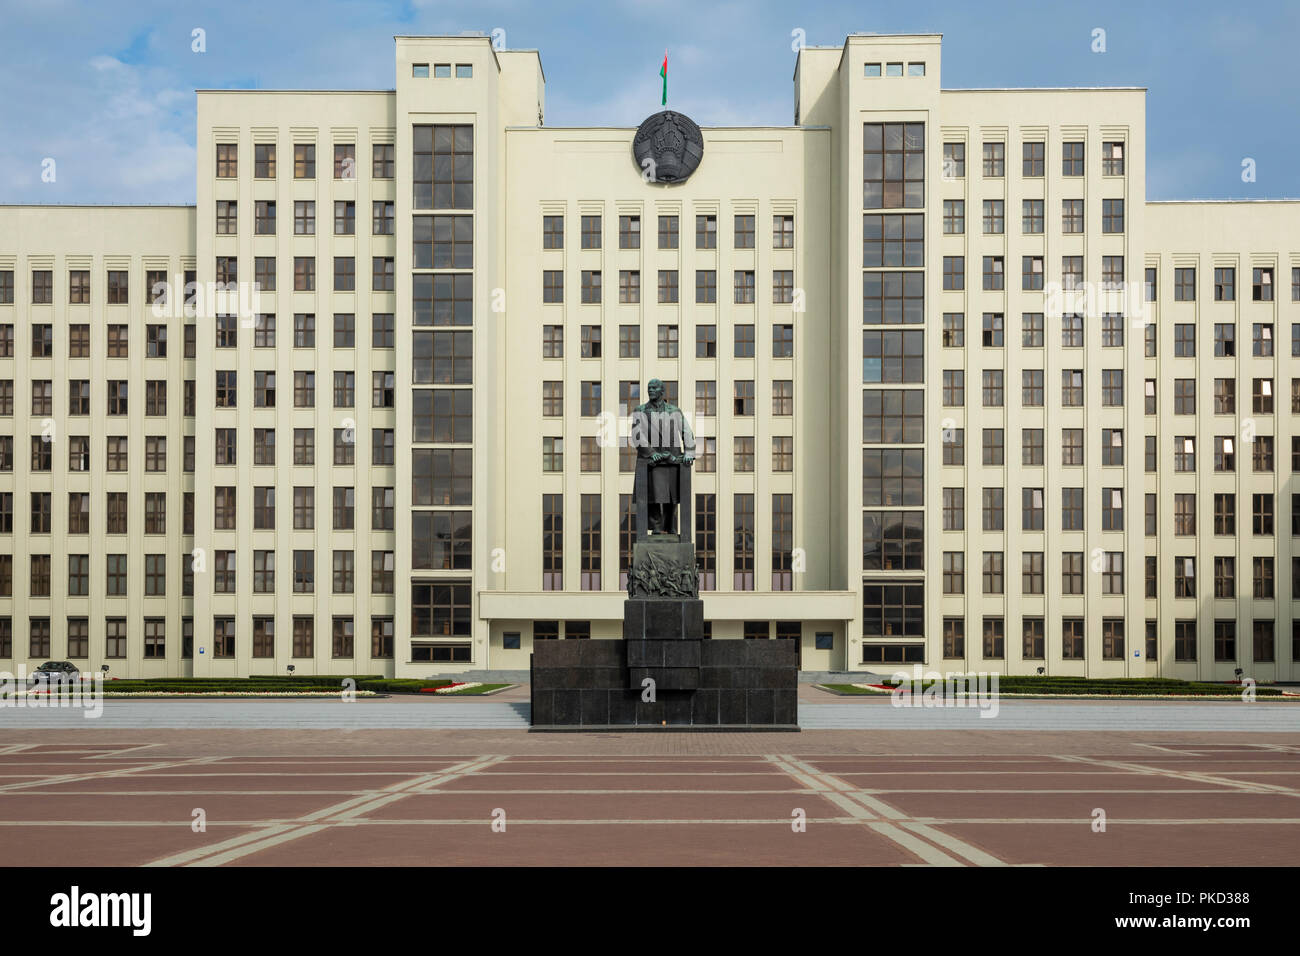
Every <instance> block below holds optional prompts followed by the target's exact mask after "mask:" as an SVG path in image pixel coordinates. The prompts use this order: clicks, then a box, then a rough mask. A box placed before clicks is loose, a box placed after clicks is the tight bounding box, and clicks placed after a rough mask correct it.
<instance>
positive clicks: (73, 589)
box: [0, 550, 441, 598]
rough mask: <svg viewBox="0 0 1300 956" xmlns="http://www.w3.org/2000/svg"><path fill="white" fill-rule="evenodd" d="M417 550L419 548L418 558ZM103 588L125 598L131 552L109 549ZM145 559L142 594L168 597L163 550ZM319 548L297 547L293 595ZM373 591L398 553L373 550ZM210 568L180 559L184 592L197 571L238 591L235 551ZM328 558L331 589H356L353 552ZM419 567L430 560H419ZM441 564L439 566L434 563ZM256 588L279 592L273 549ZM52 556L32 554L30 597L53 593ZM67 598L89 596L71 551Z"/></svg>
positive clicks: (7, 560)
mask: <svg viewBox="0 0 1300 956" xmlns="http://www.w3.org/2000/svg"><path fill="white" fill-rule="evenodd" d="M418 556H419V552H417V558H418ZM102 557H103V560H104V591H103V594H104V595H105V596H107V597H126V596H127V595H128V593H129V592H128V590H127V569H128V563H129V562H130V560H131V559H132V558H133V557H134V556H133V555H127V554H105V555H103V556H102ZM141 557H142V558H143V561H144V596H145V597H165V596H166V594H167V562H168V560H169V559H168V556H167V555H165V554H145V555H142V556H141ZM317 557H318V552H317V551H314V550H306V551H294V552H293V563H292V570H293V574H292V579H293V593H294V594H314V593H315V591H316V560H317ZM370 558H371V560H370V593H371V594H392V593H393V582H394V578H393V573H394V571H393V569H394V558H393V552H392V551H372V552H371V553H370ZM211 559H212V567H211V568H206V569H205V568H204V567H202V566H201V565H200V564H199V562H198V559H193V560H194V563H193V564H191V558H190V556H189V555H183V556H182V557H181V558H180V561H181V563H182V567H183V571H182V575H181V578H182V587H181V594H182V596H184V597H192V596H193V595H194V575H195V573H196V572H200V571H204V570H206V571H208V572H209V573H210V575H211V581H212V593H214V594H235V593H237V591H238V566H237V565H238V562H237V560H236V556H235V552H234V551H213V552H212V556H211ZM329 560H330V568H331V570H330V591H331V593H333V594H352V593H354V592H355V589H356V580H355V579H356V555H355V554H354V553H353V552H352V551H338V550H336V551H334V552H332V554H331V555H330V556H329ZM414 566H415V567H417V568H419V567H426V566H428V565H422V564H419V563H417V564H415V565H414ZM435 566H438V567H441V565H435ZM13 570H14V569H13V556H12V555H0V597H12V596H13ZM252 572H253V593H254V594H274V593H275V551H273V550H266V551H262V550H259V551H254V552H253V562H252ZM51 577H52V575H51V556H50V555H48V554H33V555H32V556H31V578H30V591H29V594H30V596H31V597H34V598H35V597H51V596H52V594H51ZM65 593H66V596H68V597H90V596H91V586H90V555H88V554H70V555H68V577H67V591H66V592H65Z"/></svg>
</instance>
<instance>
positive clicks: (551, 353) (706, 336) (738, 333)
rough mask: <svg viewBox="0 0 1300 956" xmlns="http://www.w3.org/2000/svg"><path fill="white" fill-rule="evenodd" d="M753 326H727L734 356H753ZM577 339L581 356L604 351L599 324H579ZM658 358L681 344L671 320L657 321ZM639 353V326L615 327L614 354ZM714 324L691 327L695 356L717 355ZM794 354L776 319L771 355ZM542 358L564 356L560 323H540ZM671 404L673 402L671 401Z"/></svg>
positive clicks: (788, 329) (790, 337) (673, 353)
mask: <svg viewBox="0 0 1300 956" xmlns="http://www.w3.org/2000/svg"><path fill="white" fill-rule="evenodd" d="M755 332H756V326H755V325H754V324H753V323H740V324H738V325H733V326H731V336H732V352H733V354H734V355H735V357H736V358H753V357H754V355H755V353H756V341H755ZM580 334H581V340H580V343H579V352H578V354H579V355H580V356H581V357H582V358H600V357H601V356H602V353H603V351H604V343H603V337H604V336H603V332H602V328H601V326H599V325H583V326H582V327H581V330H580ZM657 342H658V354H659V358H677V357H678V354H679V350H680V345H681V335H680V326H678V325H677V324H675V323H660V325H659V327H658V332H657ZM640 356H641V326H639V325H620V326H619V327H618V357H619V358H639V357H640ZM717 356H718V326H717V325H716V324H712V323H710V324H706V325H696V326H695V357H696V358H717ZM793 356H794V325H793V324H792V323H789V322H777V323H774V324H773V325H772V357H773V358H791V357H793ZM542 358H556V359H558V358H564V326H562V325H543V326H542ZM674 404H675V403H674Z"/></svg>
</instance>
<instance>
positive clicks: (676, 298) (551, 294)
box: [542, 269, 795, 305]
mask: <svg viewBox="0 0 1300 956" xmlns="http://www.w3.org/2000/svg"><path fill="white" fill-rule="evenodd" d="M678 276H679V273H678V270H676V269H660V270H659V286H658V301H659V303H660V304H672V303H676V302H680V301H681V289H680V282H679V278H678ZM580 282H581V285H580V292H581V295H580V301H581V302H582V304H583V305H596V304H599V303H600V302H602V301H603V297H604V289H603V286H602V280H601V272H600V270H599V269H583V270H581V275H580ZM756 295H757V291H756V286H755V282H754V270H753V269H737V270H735V273H734V275H733V284H732V301H733V302H735V303H736V304H737V305H752V304H754V302H756V301H757V299H756ZM563 301H564V272H563V271H562V270H560V269H546V270H543V272H542V302H543V303H546V304H558V303H561V302H563ZM618 301H619V303H620V304H621V305H635V304H637V303H639V302H640V301H641V273H640V271H639V270H636V269H623V270H622V271H620V272H619V274H618ZM695 301H696V302H697V303H702V304H707V303H714V302H717V301H718V273H717V272H716V271H715V270H713V269H697V270H696V271H695ZM794 301H795V287H794V271H793V270H791V269H776V270H773V272H772V302H773V303H774V304H778V305H780V304H785V305H789V304H793V303H794Z"/></svg>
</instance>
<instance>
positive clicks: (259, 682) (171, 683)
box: [20, 674, 452, 694]
mask: <svg viewBox="0 0 1300 956" xmlns="http://www.w3.org/2000/svg"><path fill="white" fill-rule="evenodd" d="M349 676H350V675H339V676H337V677H335V676H329V675H319V674H317V675H312V676H310V677H306V676H304V677H279V676H276V677H270V676H258V677H160V678H143V679H140V680H111V681H105V682H104V690H105V691H108V692H111V693H113V694H213V693H256V694H294V693H303V692H316V693H323V692H330V693H342V692H343V690H344V687H343V682H344V681H345V680H347V679H348V677H349ZM351 679H352V680H354V681H356V689H357V690H364V691H372V692H374V693H377V694H394V693H398V694H400V693H410V694H414V693H419V692H420V691H421V690H423V689H425V688H431V687H445V686H446V685H448V684H450V683H452V681H451V680H450V679H438V680H415V679H397V680H394V679H389V678H384V677H379V676H375V675H367V676H363V677H352V678H351ZM60 686H66V685H59V684H54V685H49V689H51V690H55V691H57V690H58V689H59V687H60ZM79 686H80V687H82V688H86V689H88V688H89V687H91V686H93V685H92V684H91V683H89V682H84V683H80V684H79ZM20 689H21V688H20Z"/></svg>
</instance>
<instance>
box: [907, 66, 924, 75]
mask: <svg viewBox="0 0 1300 956" xmlns="http://www.w3.org/2000/svg"><path fill="white" fill-rule="evenodd" d="M907 75H908V76H925V64H924V63H909V64H907Z"/></svg>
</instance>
